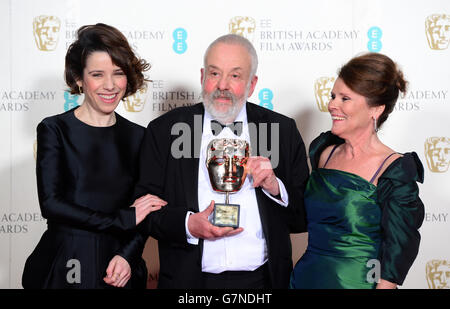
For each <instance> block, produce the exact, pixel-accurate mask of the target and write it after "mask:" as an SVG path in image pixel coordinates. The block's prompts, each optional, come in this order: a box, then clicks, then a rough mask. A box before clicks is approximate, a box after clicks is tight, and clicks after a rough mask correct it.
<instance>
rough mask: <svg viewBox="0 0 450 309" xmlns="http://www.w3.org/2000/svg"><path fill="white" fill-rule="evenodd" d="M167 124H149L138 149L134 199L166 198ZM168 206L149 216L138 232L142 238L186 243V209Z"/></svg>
mask: <svg viewBox="0 0 450 309" xmlns="http://www.w3.org/2000/svg"><path fill="white" fill-rule="evenodd" d="M169 132H170V128H168V127H167V125H162V124H161V123H159V125H157V124H155V123H154V122H150V124H149V125H148V127H147V129H146V132H145V135H144V141H143V144H142V147H141V154H140V160H139V164H140V166H139V169H140V176H139V181H138V184H137V185H136V188H135V194H134V195H135V198H138V197H140V196H142V195H145V194H153V195H157V196H158V197H160V198H162V199H165V196H167V194H170V193H167V188H165V182H166V177H170V175H167V172H166V171H167V164H168V160H169V158H170V157H171V136H170V135H169V134H170V133H169ZM182 206H183V205H181V207H177V206H176V205H170V204H167V205H166V206H164V207H163V208H162V209H160V210H158V211H155V212H152V213H150V214H149V215H148V216H147V217H146V218H145V219H144V221H142V222H141V223H140V224H139V226H138V229H139V231H140V232H141V233H142V234H143V235H150V236H152V237H153V238H155V239H157V240H167V241H170V242H177V243H182V244H186V242H187V241H186V230H185V225H184V222H185V218H186V213H187V212H186V209H185V207H182Z"/></svg>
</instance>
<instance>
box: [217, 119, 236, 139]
mask: <svg viewBox="0 0 450 309" xmlns="http://www.w3.org/2000/svg"><path fill="white" fill-rule="evenodd" d="M225 127H228V128H230V130H231V131H232V132H233V133H234V134H235V135H237V136H240V135H241V133H242V121H235V122H233V123H230V124H227V125H224V124H221V123H220V122H218V121H217V120H211V131H212V133H213V134H214V136H217V135H219V134H220V132H222V130H223V129H224V128H225Z"/></svg>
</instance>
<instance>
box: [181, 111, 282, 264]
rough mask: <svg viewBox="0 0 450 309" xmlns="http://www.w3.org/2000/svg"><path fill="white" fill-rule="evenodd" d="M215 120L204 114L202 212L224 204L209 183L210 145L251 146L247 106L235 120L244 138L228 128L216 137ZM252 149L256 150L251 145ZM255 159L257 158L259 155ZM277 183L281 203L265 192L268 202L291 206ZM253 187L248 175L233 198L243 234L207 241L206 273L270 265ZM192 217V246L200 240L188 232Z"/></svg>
mask: <svg viewBox="0 0 450 309" xmlns="http://www.w3.org/2000/svg"><path fill="white" fill-rule="evenodd" d="M212 119H213V118H212V117H211V115H210V114H209V113H208V112H207V111H205V116H204V119H203V134H202V142H201V149H200V160H199V161H200V162H199V173H198V205H199V211H203V210H205V209H206V208H207V207H208V206H209V205H210V203H211V201H212V200H214V201H215V202H217V203H224V202H225V194H222V193H218V192H215V191H214V190H213V189H212V187H211V183H210V181H209V175H208V169H207V168H206V148H207V146H208V144H209V142H210V141H211V140H212V139H214V138H235V139H244V140H246V141H247V142H248V143H249V144H250V135H249V130H248V122H247V111H246V106H245V104H244V106H243V108H242V110H241V111H240V113H239V115H238V116H237V118H236V120H235V121H242V122H243V129H242V134H241V136H236V135H234V134H233V132H232V131H231V130H230V128H228V127H225V128H224V129H223V130H222V131H221V132H220V134H219V135H217V136H214V134H213V133H212V131H211V120H212ZM250 147H251V149H253V148H252V145H251V144H250ZM252 155H256V151H254V153H252ZM277 181H278V184H279V188H280V196H281V200H278V199H276V198H274V197H272V195H270V194H269V193H268V192H266V191H265V190H264V189H263V191H264V193H265V194H266V195H267V196H268V198H271V199H272V200H274V201H276V202H277V203H278V204H280V205H281V206H284V207H286V206H287V205H288V203H289V201H288V194H287V191H286V188H285V187H284V184H283V183H282V182H281V180H279V179H278V178H277ZM252 183H253V179H252V177H251V175H247V178H246V180H245V182H244V184H243V185H242V187H241V189H240V190H239V191H238V192H236V193H233V194H230V204H239V205H240V218H239V226H240V227H242V228H243V229H244V230H243V231H242V232H241V233H239V234H237V235H234V236H228V237H222V238H219V239H215V240H207V239H205V240H204V243H203V258H202V271H203V272H209V273H221V272H223V271H227V270H247V271H252V270H255V269H257V268H258V267H260V266H261V265H263V264H264V263H265V262H266V261H267V245H266V240H265V238H264V233H263V230H262V225H261V219H260V216H259V210H258V203H257V200H256V192H255V188H253V186H252ZM190 214H192V213H191V212H189V213H188V214H187V215H186V221H185V226H186V235H187V241H188V243H190V244H198V238H195V237H193V236H192V235H191V234H190V233H189V230H188V228H187V222H188V218H189V216H190Z"/></svg>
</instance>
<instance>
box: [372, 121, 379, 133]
mask: <svg viewBox="0 0 450 309" xmlns="http://www.w3.org/2000/svg"><path fill="white" fill-rule="evenodd" d="M373 129H374V131H375V133H377V132H378V126H377V118H373Z"/></svg>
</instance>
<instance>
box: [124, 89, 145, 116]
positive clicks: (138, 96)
mask: <svg viewBox="0 0 450 309" xmlns="http://www.w3.org/2000/svg"><path fill="white" fill-rule="evenodd" d="M146 97H147V88H142V89H139V90H138V91H137V92H136V93H135V94H133V95H130V96H128V97H126V98H125V99H124V100H123V105H124V107H125V110H126V111H127V112H132V113H136V112H140V111H142V110H143V109H144V106H145V99H146Z"/></svg>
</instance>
